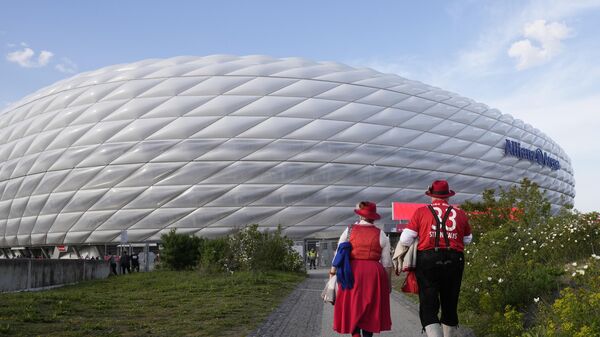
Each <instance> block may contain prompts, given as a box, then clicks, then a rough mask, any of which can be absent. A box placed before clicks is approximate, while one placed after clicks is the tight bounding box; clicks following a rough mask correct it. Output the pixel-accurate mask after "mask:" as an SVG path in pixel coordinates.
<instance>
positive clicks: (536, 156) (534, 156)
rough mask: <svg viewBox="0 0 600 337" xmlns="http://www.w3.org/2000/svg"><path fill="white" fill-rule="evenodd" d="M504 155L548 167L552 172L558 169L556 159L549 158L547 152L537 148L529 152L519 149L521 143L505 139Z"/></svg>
mask: <svg viewBox="0 0 600 337" xmlns="http://www.w3.org/2000/svg"><path fill="white" fill-rule="evenodd" d="M504 153H505V154H507V155H511V156H515V157H518V158H521V159H527V160H530V161H533V162H536V163H538V164H540V165H542V166H548V167H549V168H551V169H552V170H559V169H560V162H559V161H558V160H557V159H554V158H552V157H550V155H548V153H547V152H544V151H542V149H540V148H539V147H538V148H537V149H535V150H529V149H526V148H523V147H521V143H519V142H515V141H514V140H508V139H507V140H506V143H505V146H504Z"/></svg>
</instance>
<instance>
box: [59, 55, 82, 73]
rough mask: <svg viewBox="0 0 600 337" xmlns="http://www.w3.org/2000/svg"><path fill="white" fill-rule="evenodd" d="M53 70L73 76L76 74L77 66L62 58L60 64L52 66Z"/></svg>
mask: <svg viewBox="0 0 600 337" xmlns="http://www.w3.org/2000/svg"><path fill="white" fill-rule="evenodd" d="M54 68H55V69H56V70H58V71H60V72H61V73H67V74H74V73H76V72H77V69H78V68H79V67H77V64H75V62H73V61H71V59H69V58H66V57H63V58H62V59H61V63H59V64H57V65H56V66H54Z"/></svg>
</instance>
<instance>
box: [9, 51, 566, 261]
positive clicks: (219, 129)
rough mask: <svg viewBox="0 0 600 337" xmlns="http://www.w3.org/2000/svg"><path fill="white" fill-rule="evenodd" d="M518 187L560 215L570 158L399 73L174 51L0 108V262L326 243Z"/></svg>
mask: <svg viewBox="0 0 600 337" xmlns="http://www.w3.org/2000/svg"><path fill="white" fill-rule="evenodd" d="M523 178H528V179H530V180H532V181H534V182H536V183H537V184H539V185H540V186H541V187H542V188H543V189H544V190H546V196H547V197H548V198H549V200H550V202H551V203H552V205H553V208H554V209H555V210H557V209H558V208H559V207H560V206H561V205H563V204H567V203H568V204H572V203H573V199H574V196H575V182H574V179H573V170H572V167H571V163H570V159H569V157H568V156H567V154H566V153H565V152H564V151H563V150H562V149H561V147H560V146H559V145H558V144H557V143H555V142H554V141H553V140H552V139H550V138H549V137H548V136H546V135H545V134H544V133H542V132H541V131H539V130H537V129H535V128H534V127H532V126H531V125H529V124H526V123H525V122H523V121H521V120H519V119H515V118H513V117H512V116H510V115H508V114H503V113H501V112H499V111H498V110H495V109H491V108H489V107H487V106H486V105H484V104H482V103H478V102H475V101H473V100H471V99H468V98H465V97H461V96H459V95H457V94H454V93H451V92H448V91H445V90H443V89H439V88H436V87H432V86H429V85H426V84H423V83H420V82H417V81H412V80H409V79H405V78H402V77H400V76H398V75H393V74H383V73H380V72H377V71H374V70H372V69H368V68H355V67H350V66H346V65H343V64H339V63H333V62H313V61H309V60H305V59H301V58H271V57H267V56H254V55H252V56H245V57H236V56H228V55H212V56H206V57H175V58H170V59H150V60H144V61H140V62H135V63H131V64H120V65H114V66H109V67H105V68H101V69H99V70H95V71H90V72H85V73H81V74H78V75H76V76H74V77H72V78H69V79H66V80H63V81H60V82H58V83H55V84H53V85H51V86H49V87H46V88H43V89H41V90H39V91H37V92H35V93H33V94H32V95H30V96H27V97H25V98H23V99H22V100H20V101H18V102H16V103H13V104H12V105H11V106H9V107H7V109H5V110H4V111H3V112H2V113H1V114H0V255H1V256H4V257H6V256H9V255H10V254H11V249H12V250H20V251H23V250H32V249H41V250H42V251H44V250H46V252H47V255H50V254H51V252H50V251H51V250H52V249H54V248H55V247H57V246H65V245H67V246H69V247H80V248H84V247H102V246H106V245H117V244H119V243H122V242H124V241H125V242H128V243H147V242H157V241H159V240H160V236H161V234H163V233H166V232H168V231H170V230H171V229H172V228H176V229H177V232H179V233H189V234H195V235H199V236H205V237H218V236H223V235H227V234H229V233H232V232H233V231H235V230H236V229H238V228H241V227H244V226H246V225H248V224H259V226H260V228H263V229H274V228H277V226H281V227H282V228H283V232H284V233H285V234H286V235H288V236H289V237H292V238H295V239H303V238H307V237H310V236H314V235H316V234H318V233H321V232H329V233H340V232H341V231H342V230H343V228H344V227H345V226H346V225H348V224H349V223H350V222H352V221H354V220H355V216H354V213H353V212H352V211H351V209H352V208H353V207H354V205H355V204H356V202H357V201H360V200H372V201H375V202H376V203H377V204H378V210H379V212H380V213H381V214H382V216H383V222H384V223H391V222H392V220H391V212H392V207H391V205H392V202H394V201H402V202H414V203H418V202H425V201H426V200H427V199H426V197H425V196H424V194H423V192H424V191H425V190H426V188H427V186H428V184H430V183H431V181H432V180H434V179H446V180H448V181H449V182H450V186H451V188H452V189H453V190H454V191H456V192H457V194H456V196H455V197H454V198H453V199H452V202H453V203H461V202H464V201H467V200H471V201H475V200H477V199H478V198H480V197H481V193H482V191H483V190H484V189H488V188H498V187H506V186H510V185H512V184H515V183H517V182H519V181H520V180H522V179H523Z"/></svg>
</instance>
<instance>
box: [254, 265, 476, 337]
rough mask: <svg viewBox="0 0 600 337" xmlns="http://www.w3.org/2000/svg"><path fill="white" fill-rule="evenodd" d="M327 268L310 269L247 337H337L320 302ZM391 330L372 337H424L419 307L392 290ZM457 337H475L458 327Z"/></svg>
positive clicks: (330, 312)
mask: <svg viewBox="0 0 600 337" xmlns="http://www.w3.org/2000/svg"><path fill="white" fill-rule="evenodd" d="M328 270H329V269H319V270H309V271H308V278H307V279H306V280H304V281H303V282H302V283H300V284H299V285H298V286H297V287H296V289H295V290H294V291H293V292H292V293H291V294H290V295H288V297H287V298H285V299H284V300H283V302H282V303H281V305H280V306H279V307H278V308H277V309H276V310H275V311H273V312H272V313H271V315H269V317H268V318H267V319H266V320H265V321H264V322H263V324H262V325H261V326H260V327H259V328H258V329H257V330H256V331H254V332H252V333H251V334H250V335H248V337H334V336H335V337H339V336H350V335H349V334H346V335H340V334H338V333H336V332H334V331H333V306H332V305H331V304H328V303H323V301H322V300H321V296H320V295H321V291H322V290H323V287H325V282H326V279H327V277H328V276H327V271H328ZM390 309H391V314H392V331H386V332H383V333H381V334H376V335H375V336H382V337H426V335H425V334H421V323H420V321H419V315H418V312H419V308H418V305H417V304H415V303H413V302H411V301H410V300H408V299H407V298H406V297H405V296H404V295H403V294H401V293H399V292H397V291H393V292H392V296H391V301H390ZM458 336H462V337H475V336H474V335H473V334H472V332H471V331H470V330H468V329H463V328H461V329H460V331H459V333H458Z"/></svg>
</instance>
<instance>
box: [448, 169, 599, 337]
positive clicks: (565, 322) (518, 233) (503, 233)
mask: <svg viewBox="0 0 600 337" xmlns="http://www.w3.org/2000/svg"><path fill="white" fill-rule="evenodd" d="M463 208H464V209H465V210H467V211H470V212H471V220H470V223H471V225H472V227H473V232H474V238H475V241H474V242H473V243H472V244H471V245H469V246H467V247H466V249H465V255H466V261H467V263H466V264H467V265H466V268H465V274H464V278H463V286H462V291H461V298H460V306H459V310H460V311H461V317H463V318H464V319H465V324H466V325H468V326H470V327H471V328H473V330H474V331H475V333H476V335H477V336H480V337H485V336H490V337H491V336H495V337H504V336H523V337H525V336H531V337H533V336H555V337H563V336H574V335H575V334H577V333H579V334H583V333H584V332H585V333H588V332H589V331H592V332H593V333H596V332H597V331H598V330H597V329H600V323H599V322H597V321H598V320H597V319H595V318H591V317H589V315H580V316H581V317H580V316H578V317H580V318H579V319H578V320H576V319H575V316H577V315H579V314H573V315H570V316H569V315H567V314H565V311H564V310H563V311H560V310H559V308H565V307H570V306H571V305H573V306H575V304H576V302H577V301H587V302H586V303H589V302H590V301H591V300H592V299H590V298H589V297H586V296H588V295H585V294H584V293H582V291H583V290H582V289H590V288H594V287H596V288H595V289H596V292H597V289H598V284H594V283H593V282H592V281H591V279H585V278H583V277H580V278H579V280H578V282H579V283H576V284H575V283H574V280H573V277H578V275H579V273H580V272H581V271H580V272H577V271H571V270H569V268H565V265H567V266H571V264H572V263H578V262H575V261H578V260H579V259H587V258H589V256H590V254H592V253H593V252H594V249H596V250H597V249H598V245H599V243H600V223H599V221H598V219H599V218H598V214H597V213H591V214H579V213H576V212H572V211H570V210H569V209H568V208H565V209H563V210H561V211H560V212H559V213H558V214H557V215H555V216H552V215H551V213H550V203H549V202H548V201H547V200H546V199H545V197H544V193H543V192H541V191H540V190H539V189H538V187H537V185H536V184H534V183H532V182H530V181H528V180H524V181H523V182H522V183H521V185H520V186H514V187H511V188H509V189H507V190H500V192H499V193H497V194H496V192H494V191H486V192H484V196H483V201H482V202H481V203H465V205H463ZM594 245H596V246H594ZM589 265H590V266H591V264H589ZM573 273H575V274H573ZM565 287H566V288H565ZM571 288H572V289H571ZM561 289H564V290H562V292H561ZM569 289H571V290H569ZM559 294H560V296H561V298H563V297H564V299H563V300H561V298H559V299H557V301H558V302H557V303H558V304H557V305H558V307H557V306H556V303H555V305H554V306H548V307H547V308H546V307H544V308H545V309H544V311H543V312H540V313H537V308H538V307H540V305H536V304H535V303H538V304H539V303H542V302H543V301H544V300H548V301H549V302H550V303H552V302H553V301H554V298H555V297H556V296H558V295H559ZM586 294H588V293H586ZM589 296H592V297H593V296H594V293H591V294H589ZM574 298H576V299H577V300H576V301H575V300H573V299H574ZM541 307H543V306H541ZM582 307H583V308H585V306H582ZM586 310H587V309H586ZM559 311H560V313H561V314H562V316H561V314H559ZM577 312H579V311H577ZM594 315H596V316H598V315H597V314H596V313H594ZM538 316H539V317H538ZM560 317H562V318H561V319H560V320H559V318H560ZM582 329H583V330H582ZM595 329H596V330H595ZM567 330H568V331H569V332H568V333H565V334H560V333H559V331H567ZM581 331H584V332H581ZM593 333H592V334H589V336H595V335H594V334H593Z"/></svg>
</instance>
